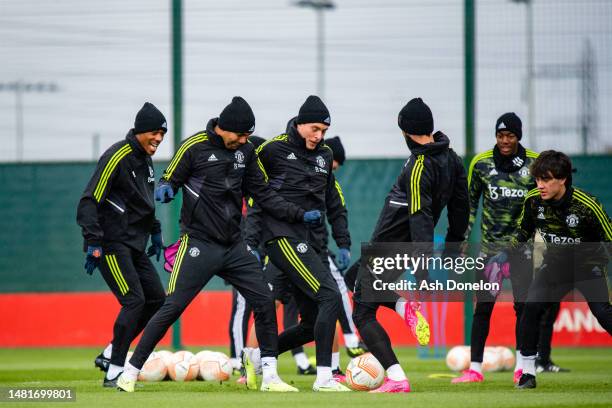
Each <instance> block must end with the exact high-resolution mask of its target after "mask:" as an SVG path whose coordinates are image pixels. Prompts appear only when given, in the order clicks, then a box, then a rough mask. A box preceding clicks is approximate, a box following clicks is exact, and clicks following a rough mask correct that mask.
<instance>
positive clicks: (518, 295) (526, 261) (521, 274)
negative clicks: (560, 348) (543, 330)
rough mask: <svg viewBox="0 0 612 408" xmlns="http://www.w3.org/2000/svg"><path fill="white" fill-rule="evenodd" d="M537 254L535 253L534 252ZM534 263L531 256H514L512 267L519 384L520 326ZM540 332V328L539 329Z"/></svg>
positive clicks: (521, 367) (515, 370)
mask: <svg viewBox="0 0 612 408" xmlns="http://www.w3.org/2000/svg"><path fill="white" fill-rule="evenodd" d="M534 252H535V251H534ZM533 265H534V261H533V259H532V257H530V256H523V255H522V254H521V255H520V256H513V257H512V261H511V267H510V282H511V283H512V296H513V298H514V314H515V316H516V320H515V324H514V336H515V341H516V360H515V361H516V363H515V366H514V376H513V381H514V382H515V383H517V382H518V381H519V379H520V378H521V375H523V358H522V357H521V352H520V347H519V341H520V338H521V333H520V327H521V326H520V325H521V318H522V316H523V311H524V310H525V302H526V301H527V295H528V294H529V287H530V286H531V282H532V281H533ZM538 332H539V328H538Z"/></svg>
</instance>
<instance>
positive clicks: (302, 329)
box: [267, 238, 348, 391]
mask: <svg viewBox="0 0 612 408" xmlns="http://www.w3.org/2000/svg"><path fill="white" fill-rule="evenodd" d="M267 252H268V256H269V257H270V259H271V260H272V262H273V263H274V264H275V265H276V266H277V267H278V268H279V269H280V270H282V271H283V272H284V273H285V274H286V276H287V277H288V278H289V280H290V281H291V284H292V285H293V286H294V288H295V291H296V292H297V291H299V292H300V293H302V294H303V295H305V296H306V297H308V298H309V299H310V300H311V301H312V302H315V303H316V320H315V322H314V327H312V332H311V331H310V329H311V328H310V327H309V325H310V324H311V322H310V321H309V320H308V319H307V313H312V312H313V311H311V310H304V307H303V305H300V299H299V298H296V301H297V302H298V306H300V314H301V318H302V320H301V321H300V324H299V325H298V326H297V327H294V328H292V329H289V330H287V331H286V332H283V333H282V334H281V335H280V336H279V351H280V352H282V351H283V350H284V347H286V346H289V349H291V348H294V347H297V346H299V345H303V344H306V343H307V342H309V341H312V337H314V340H315V344H316V356H317V379H316V380H315V384H314V386H313V390H315V391H345V390H348V389H346V387H344V386H342V385H341V384H339V383H337V382H336V381H334V380H333V377H332V370H331V353H332V344H333V339H334V332H335V327H336V320H337V318H338V312H339V309H340V302H341V300H340V293H339V291H338V287H337V285H336V284H335V282H334V281H333V279H332V277H331V275H330V273H329V270H328V269H327V268H325V266H324V265H323V263H322V262H321V259H320V256H319V254H317V253H316V251H314V249H313V248H312V247H310V246H309V245H308V244H307V243H305V242H300V241H298V240H293V239H288V238H280V239H276V240H273V241H271V242H269V243H268V245H267ZM304 304H305V303H304ZM309 309H312V306H311V305H310V306H309ZM293 329H296V330H293Z"/></svg>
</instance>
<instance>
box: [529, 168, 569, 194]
mask: <svg viewBox="0 0 612 408" xmlns="http://www.w3.org/2000/svg"><path fill="white" fill-rule="evenodd" d="M535 180H536V185H537V186H538V190H539V191H540V195H541V196H542V200H559V199H560V198H561V197H563V194H565V179H558V178H554V177H553V176H552V174H550V172H549V173H548V177H536V178H535Z"/></svg>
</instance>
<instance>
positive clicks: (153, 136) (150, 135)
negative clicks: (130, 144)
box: [136, 130, 164, 156]
mask: <svg viewBox="0 0 612 408" xmlns="http://www.w3.org/2000/svg"><path fill="white" fill-rule="evenodd" d="M136 140H138V143H140V145H141V146H142V148H143V149H144V151H145V152H146V153H147V154H148V155H149V156H153V155H154V154H155V152H156V151H157V148H158V147H159V145H160V143H161V142H162V141H163V140H164V131H163V130H154V131H152V132H146V133H138V134H137V135H136Z"/></svg>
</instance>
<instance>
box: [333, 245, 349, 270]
mask: <svg viewBox="0 0 612 408" xmlns="http://www.w3.org/2000/svg"><path fill="white" fill-rule="evenodd" d="M350 263H351V252H350V251H349V249H348V248H340V249H339V250H338V258H337V260H336V266H337V267H338V270H339V271H340V272H342V271H344V270H345V269H346V268H348V266H349V264H350Z"/></svg>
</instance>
